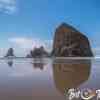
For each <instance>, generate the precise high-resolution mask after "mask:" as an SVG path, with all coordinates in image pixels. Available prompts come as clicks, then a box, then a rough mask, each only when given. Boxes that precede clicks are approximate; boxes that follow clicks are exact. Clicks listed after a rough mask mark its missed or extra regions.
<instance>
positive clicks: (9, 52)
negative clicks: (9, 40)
mask: <svg viewBox="0 0 100 100" xmlns="http://www.w3.org/2000/svg"><path fill="white" fill-rule="evenodd" d="M5 57H15V55H14V50H13V48H9V49H8V52H7V54H6V56H5Z"/></svg>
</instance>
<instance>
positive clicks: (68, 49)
mask: <svg viewBox="0 0 100 100" xmlns="http://www.w3.org/2000/svg"><path fill="white" fill-rule="evenodd" d="M52 55H53V56H56V57H92V56H93V53H92V50H91V47H90V43H89V40H88V38H87V37H86V36H85V35H83V34H82V33H80V32H79V31H78V30H76V29H75V28H73V27H72V26H70V25H68V24H66V23H63V24H61V25H60V26H59V27H58V28H57V29H56V32H55V36H54V42H53V51H52Z"/></svg>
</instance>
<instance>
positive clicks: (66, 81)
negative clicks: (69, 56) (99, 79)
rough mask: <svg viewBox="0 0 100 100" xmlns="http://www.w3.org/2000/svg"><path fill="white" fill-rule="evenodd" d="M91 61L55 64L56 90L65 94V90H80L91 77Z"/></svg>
mask: <svg viewBox="0 0 100 100" xmlns="http://www.w3.org/2000/svg"><path fill="white" fill-rule="evenodd" d="M90 68H91V62H90V61H81V62H80V63H79V61H74V62H73V63H56V64H53V75H54V82H55V85H56V88H57V89H58V90H59V91H60V92H61V93H63V94H64V91H65V90H64V89H66V91H68V89H71V88H78V87H79V86H80V85H81V84H82V83H84V82H85V81H87V80H88V78H89V75H90Z"/></svg>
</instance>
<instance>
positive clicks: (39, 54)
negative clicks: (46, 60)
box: [26, 46, 49, 58]
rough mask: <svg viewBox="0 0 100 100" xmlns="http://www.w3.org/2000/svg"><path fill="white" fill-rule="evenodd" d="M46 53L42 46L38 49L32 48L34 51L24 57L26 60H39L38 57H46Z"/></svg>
mask: <svg viewBox="0 0 100 100" xmlns="http://www.w3.org/2000/svg"><path fill="white" fill-rule="evenodd" d="M48 55H49V54H48V52H47V51H46V50H45V49H44V47H43V46H41V47H40V48H34V50H31V51H30V54H28V55H27V56H26V57H27V58H36V57H38V58H40V57H48Z"/></svg>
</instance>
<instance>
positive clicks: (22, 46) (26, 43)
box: [8, 37, 52, 55]
mask: <svg viewBox="0 0 100 100" xmlns="http://www.w3.org/2000/svg"><path fill="white" fill-rule="evenodd" d="M8 41H9V42H10V45H11V47H13V48H14V49H15V51H16V52H17V53H16V54H17V55H26V54H28V53H29V51H30V50H32V49H33V48H35V47H37V48H38V47H40V46H44V48H45V49H46V50H47V51H48V52H50V51H51V50H52V40H41V39H38V38H23V37H17V38H10V39H8Z"/></svg>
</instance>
